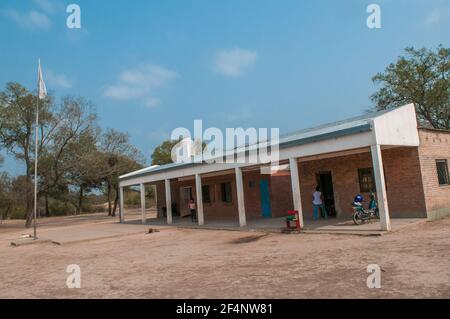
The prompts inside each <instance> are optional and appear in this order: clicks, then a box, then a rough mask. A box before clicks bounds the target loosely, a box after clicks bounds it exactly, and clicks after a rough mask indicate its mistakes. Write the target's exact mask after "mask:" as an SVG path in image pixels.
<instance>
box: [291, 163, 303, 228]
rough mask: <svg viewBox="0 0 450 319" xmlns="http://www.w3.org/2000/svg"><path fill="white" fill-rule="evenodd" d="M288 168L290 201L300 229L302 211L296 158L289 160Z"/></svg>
mask: <svg viewBox="0 0 450 319" xmlns="http://www.w3.org/2000/svg"><path fill="white" fill-rule="evenodd" d="M289 168H290V170H291V186H292V199H293V202H294V210H296V211H298V217H299V219H300V227H301V228H303V226H304V221H303V211H302V198H301V193H300V179H299V175H298V162H297V159H296V158H290V159H289Z"/></svg>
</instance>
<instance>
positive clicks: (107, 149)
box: [98, 129, 144, 216]
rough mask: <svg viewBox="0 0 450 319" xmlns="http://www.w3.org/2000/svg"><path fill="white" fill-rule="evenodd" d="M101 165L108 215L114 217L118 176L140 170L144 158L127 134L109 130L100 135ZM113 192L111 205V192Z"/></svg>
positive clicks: (100, 170)
mask: <svg viewBox="0 0 450 319" xmlns="http://www.w3.org/2000/svg"><path fill="white" fill-rule="evenodd" d="M98 158H99V159H101V165H100V164H99V166H98V167H101V169H99V173H100V174H101V176H103V181H104V186H105V187H104V188H105V192H106V197H107V199H108V215H109V216H115V213H116V209H117V203H118V200H119V176H120V175H123V174H126V173H129V172H130V171H133V170H137V169H140V168H142V166H143V165H142V164H143V163H144V158H143V156H142V154H141V153H140V151H139V150H138V149H137V148H136V147H134V146H133V145H132V144H131V143H130V137H129V136H128V134H125V133H121V132H118V131H116V130H114V129H109V130H107V131H106V132H105V133H103V134H102V136H101V138H100V145H99V155H98ZM113 191H114V192H115V197H114V204H113V205H111V197H112V192H113Z"/></svg>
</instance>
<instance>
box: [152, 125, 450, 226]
mask: <svg viewBox="0 0 450 319" xmlns="http://www.w3.org/2000/svg"><path fill="white" fill-rule="evenodd" d="M433 134H437V133H430V132H428V133H427V134H425V133H423V132H421V140H423V141H422V145H421V147H420V148H415V147H397V148H388V149H383V150H382V156H383V164H384V171H385V178H386V187H387V197H388V205H389V209H390V214H391V217H426V216H427V213H426V212H427V208H428V210H439V209H441V208H445V207H448V206H450V203H449V200H450V186H446V187H439V186H438V183H437V175H436V167H435V162H434V159H435V157H436V158H442V157H443V156H444V157H445V156H447V157H446V158H448V159H449V162H450V153H449V152H450V147H447V148H446V151H444V152H447V153H445V154H443V153H442V152H443V151H442V148H443V146H442V145H443V144H444V143H447V144H446V145H449V144H448V143H449V141H450V137H449V136H448V135H445V137H444V138H443V137H442V136H440V137H439V138H437V137H436V136H434V135H433ZM432 136H434V139H433V137H432ZM427 137H428V140H426V138H427ZM424 139H425V140H424ZM432 141H434V142H432ZM438 141H439V143H438ZM419 153H420V160H419ZM368 167H372V158H371V154H370V152H369V151H367V152H363V153H359V154H353V155H346V156H340V157H333V158H327V159H320V160H311V161H307V162H300V163H299V177H300V190H301V195H302V207H303V215H304V217H305V219H307V220H308V219H312V203H311V201H312V193H313V192H314V190H315V187H316V184H317V181H316V174H317V173H318V172H321V171H330V172H331V174H332V178H333V188H334V199H335V206H336V212H337V215H338V217H344V218H350V217H351V213H352V206H351V202H352V199H353V198H354V196H355V195H356V194H359V193H361V192H360V185H359V177H358V168H368ZM421 171H422V174H423V175H424V184H422V174H421ZM261 179H268V180H269V187H270V197H271V209H272V216H273V217H278V216H285V215H286V212H287V211H288V210H291V209H293V201H292V188H291V179H290V171H280V172H278V173H276V174H272V175H271V176H268V175H261V174H260V171H259V170H255V171H246V172H243V184H244V200H245V209H246V215H247V218H248V219H251V218H260V217H261V203H260V188H259V181H260V180H261ZM222 182H230V183H231V187H232V203H224V202H222V200H221V190H220V183H222ZM202 183H203V185H210V190H211V192H212V195H211V203H204V213H205V221H208V220H214V219H230V220H234V221H237V220H238V219H239V217H238V216H239V214H238V208H237V194H236V181H235V177H234V174H228V175H223V176H216V177H209V178H203V180H202ZM171 185H172V187H171V188H172V200H173V201H176V202H177V204H178V206H179V202H180V191H179V189H180V187H183V186H191V187H192V194H193V197H194V199H195V198H196V195H195V183H194V180H193V179H192V180H188V181H183V182H178V181H172V184H171ZM424 188H425V189H426V193H425V194H426V196H427V201H425V195H424ZM157 190H158V194H157V196H158V207H162V206H165V190H164V183H163V182H159V183H157ZM361 194H362V195H363V196H364V198H365V200H366V202H367V201H368V199H369V195H370V194H369V193H361Z"/></svg>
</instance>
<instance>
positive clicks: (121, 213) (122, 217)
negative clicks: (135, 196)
mask: <svg viewBox="0 0 450 319" xmlns="http://www.w3.org/2000/svg"><path fill="white" fill-rule="evenodd" d="M119 219H120V222H121V223H123V222H124V221H125V209H124V207H123V187H119Z"/></svg>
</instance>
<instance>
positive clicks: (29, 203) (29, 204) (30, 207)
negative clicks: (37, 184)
mask: <svg viewBox="0 0 450 319" xmlns="http://www.w3.org/2000/svg"><path fill="white" fill-rule="evenodd" d="M25 162H26V176H27V185H26V188H27V189H26V190H25V197H26V198H25V201H26V210H27V215H26V221H25V227H26V228H30V227H31V225H32V223H33V217H34V214H33V213H34V198H33V191H32V189H33V187H32V185H33V181H32V179H31V169H30V167H31V163H30V162H29V160H26V161H25Z"/></svg>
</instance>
